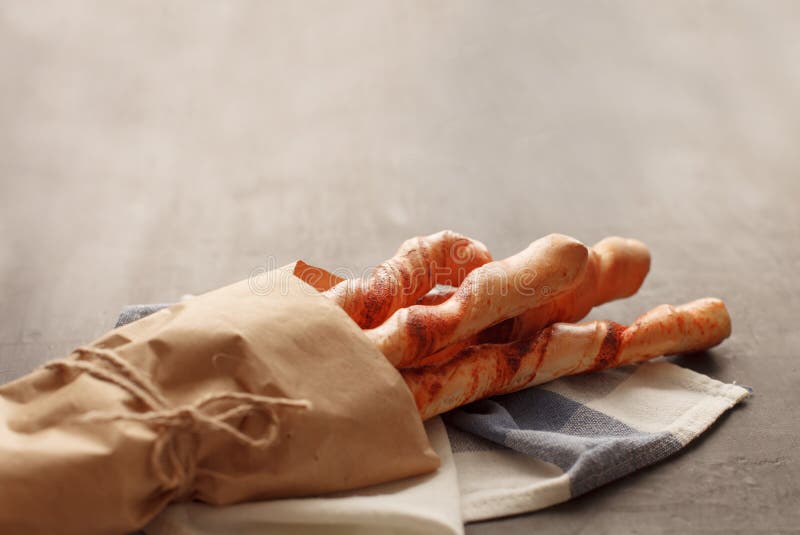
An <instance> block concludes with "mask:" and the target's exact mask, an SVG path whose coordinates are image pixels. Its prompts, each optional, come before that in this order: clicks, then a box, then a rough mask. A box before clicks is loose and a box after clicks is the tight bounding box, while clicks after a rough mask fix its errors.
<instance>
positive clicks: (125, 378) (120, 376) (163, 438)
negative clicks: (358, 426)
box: [44, 346, 311, 495]
mask: <svg viewBox="0 0 800 535" xmlns="http://www.w3.org/2000/svg"><path fill="white" fill-rule="evenodd" d="M74 352H75V353H77V354H78V357H77V358H76V359H70V358H67V359H61V360H55V361H52V362H49V363H47V364H45V365H44V368H46V369H59V370H75V371H78V372H81V373H86V374H88V375H91V376H92V377H95V378H96V379H99V380H101V381H105V382H107V383H111V384H114V385H116V386H118V387H120V388H122V389H123V390H125V391H126V392H127V393H128V394H130V395H131V396H132V397H133V398H134V399H136V400H137V401H139V402H141V403H142V404H143V405H145V407H147V411H146V412H142V413H133V412H122V411H121V412H96V411H94V412H89V413H87V414H85V415H84V416H82V417H81V418H80V419H81V420H82V421H86V422H119V421H128V422H139V423H141V424H144V425H147V426H149V427H151V428H153V429H155V430H156V431H157V436H156V440H155V442H154V444H153V448H152V451H151V459H150V460H151V465H152V467H153V471H154V472H155V473H156V476H157V477H158V479H159V481H160V482H161V483H162V484H163V485H164V486H165V487H167V488H170V489H172V488H178V489H179V492H178V494H179V495H181V494H183V493H184V492H185V491H187V490H188V488H189V486H190V485H191V484H192V482H193V480H194V473H195V470H196V459H195V452H194V449H195V448H191V449H190V450H189V460H188V462H187V463H185V464H184V463H183V462H181V458H180V456H179V455H178V451H177V450H178V448H177V440H176V439H177V437H178V435H179V433H181V432H184V431H190V432H191V431H196V430H198V429H202V428H206V429H211V430H213V431H220V432H222V433H225V434H226V435H228V436H229V437H230V438H232V439H234V440H235V441H236V442H238V443H240V444H242V445H244V446H248V447H251V448H265V447H267V446H269V445H270V444H272V443H273V442H274V441H275V438H276V437H277V436H278V429H279V427H280V418H279V416H278V413H277V411H276V407H279V406H282V407H293V408H298V409H303V410H307V409H310V408H311V402H310V401H308V400H304V399H303V400H295V399H289V398H281V397H272V396H261V395H257V394H250V393H248V392H222V393H217V394H207V395H205V396H203V397H201V398H200V399H199V400H197V401H195V402H194V403H192V404H189V405H181V406H178V407H171V406H170V405H169V403H168V402H167V400H166V399H165V398H164V397H163V396H162V395H161V393H160V392H159V391H158V389H157V388H156V386H155V385H154V384H153V382H152V381H151V380H150V379H149V378H148V377H146V376H145V375H144V374H142V372H141V371H139V370H138V369H136V368H135V367H134V366H133V365H131V364H130V363H129V362H128V361H126V360H125V359H123V358H122V357H120V356H119V354H117V353H116V352H115V351H113V350H112V349H107V348H100V347H86V346H84V347H79V348H77V349H75V351H74ZM81 357H87V358H93V359H95V360H98V361H101V362H103V363H106V364H108V366H103V365H101V364H100V363H98V362H92V361H87V360H80V359H81ZM221 401H234V402H238V404H237V405H236V406H234V407H233V408H230V409H228V410H226V411H223V412H220V413H217V414H214V413H213V412H209V409H210V408H209V406H210V405H212V404H214V403H217V402H221ZM255 412H260V413H261V414H264V415H265V416H266V417H267V419H268V421H269V425H268V427H267V429H266V431H265V432H264V434H263V435H262V436H259V437H252V436H249V435H247V434H245V433H242V432H241V431H240V430H239V429H237V428H236V427H234V426H233V425H231V424H229V423H228V420H230V419H232V418H236V417H239V416H244V415H246V414H250V413H255Z"/></svg>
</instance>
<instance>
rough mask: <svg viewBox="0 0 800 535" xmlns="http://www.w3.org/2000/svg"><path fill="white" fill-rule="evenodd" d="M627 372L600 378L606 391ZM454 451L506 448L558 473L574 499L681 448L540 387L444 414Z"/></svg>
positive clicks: (670, 438) (664, 435) (666, 435)
mask: <svg viewBox="0 0 800 535" xmlns="http://www.w3.org/2000/svg"><path fill="white" fill-rule="evenodd" d="M630 373H632V369H628V370H620V371H618V372H617V373H615V374H613V375H609V374H605V378H606V381H605V384H604V385H603V386H604V387H606V388H612V387H613V385H614V383H616V382H622V381H624V380H625V378H626V377H627V376H628V375H629V374H630ZM444 420H445V423H446V424H447V431H448V435H449V438H450V444H451V447H452V448H453V452H454V453H456V454H457V453H459V452H465V451H488V450H493V449H496V450H502V449H509V450H513V451H516V452H519V453H522V454H525V455H529V456H532V457H535V458H537V459H540V460H543V461H547V462H550V463H552V464H554V465H556V466H558V467H559V468H561V470H563V471H564V472H565V473H566V474H567V475H568V476H569V481H570V493H571V494H572V496H577V495H579V494H583V493H585V492H588V491H590V490H592V489H594V488H597V487H599V486H601V485H603V484H605V483H608V482H609V481H612V480H614V479H617V478H620V477H622V476H624V475H626V474H629V473H631V472H634V471H636V470H638V469H640V468H642V467H644V466H647V465H649V464H653V463H655V462H658V461H659V460H661V459H664V458H665V457H667V456H669V455H671V454H673V453H675V452H677V451H678V450H680V449H681V447H682V444H681V443H680V442H679V441H678V440H677V439H676V438H675V437H673V436H672V434H671V433H668V432H660V433H648V432H642V431H638V430H636V429H633V428H632V427H630V426H628V425H626V424H624V423H622V422H620V421H619V420H616V419H614V418H612V417H610V416H608V415H606V414H603V413H601V412H598V411H596V410H594V409H591V408H589V407H587V406H586V405H584V404H582V403H579V402H577V401H575V400H572V399H569V398H567V397H565V396H563V395H561V394H559V393H556V392H551V391H548V390H546V389H544V388H529V389H526V390H522V391H520V392H515V393H513V394H509V395H505V396H499V397H496V398H493V399H486V400H483V401H478V402H476V403H472V404H470V405H467V406H465V407H462V408H460V409H457V410H455V411H452V412H451V413H449V414H447V415H445V417H444Z"/></svg>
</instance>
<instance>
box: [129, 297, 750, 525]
mask: <svg viewBox="0 0 800 535" xmlns="http://www.w3.org/2000/svg"><path fill="white" fill-rule="evenodd" d="M164 306H166V305H144V306H131V307H126V308H125V309H124V310H123V311H122V314H121V315H120V318H119V321H118V323H117V325H122V324H125V323H128V322H130V321H134V320H136V319H139V318H141V317H143V316H146V315H147V314H150V313H152V312H155V311H156V310H158V309H160V308H163V307H164ZM748 394H749V392H748V390H746V389H744V388H742V387H740V386H736V385H730V384H724V383H720V382H719V381H715V380H713V379H710V378H709V377H706V376H704V375H701V374H699V373H696V372H693V371H691V370H687V369H685V368H682V367H680V366H677V365H675V364H672V363H670V362H667V361H664V360H657V361H652V362H647V363H644V364H641V365H639V366H626V367H623V368H617V369H613V370H605V371H602V372H595V373H591V374H584V375H576V376H572V377H565V378H562V379H559V380H556V381H553V382H551V383H547V384H545V385H541V386H539V387H534V388H529V389H526V390H523V391H520V392H515V393H513V394H508V395H505V396H500V397H496V398H492V399H487V400H483V401H479V402H476V403H472V404H470V405H467V406H465V407H462V408H460V409H457V410H455V411H452V412H450V413H448V414H446V415H445V416H444V418H443V419H444V422H445V426H444V427H442V426H441V424H440V423H439V422H438V420H435V421H434V422H431V423H429V424H428V426H427V427H426V428H427V430H428V433H429V436H430V437H431V443H432V444H433V446H434V448H435V449H436V450H437V452H438V453H439V454H440V457H442V468H441V469H440V470H439V472H438V473H437V474H436V475H434V476H423V477H421V478H416V479H415V480H413V482H412V483H408V482H407V483H405V484H403V485H400V486H399V487H398V486H397V485H394V484H390V485H382V486H379V487H375V488H373V489H370V490H369V491H366V492H365V491H360V492H355V493H344V494H339V495H335V496H331V497H324V498H312V499H303V500H277V501H274V502H270V503H266V502H265V503H262V504H258V503H256V504H242V505H236V506H232V507H226V508H222V509H215V508H211V507H208V506H205V505H201V504H183V505H177V506H172V507H170V508H168V510H167V511H166V512H165V513H164V514H162V515H161V516H160V517H159V518H158V519H156V521H155V522H154V523H153V524H152V525H151V526H150V527H149V528H148V530H147V531H148V532H150V533H186V534H189V533H191V534H199V533H209V534H210V533H224V532H237V533H242V532H245V531H247V532H252V533H261V532H266V531H265V530H269V532H270V533H273V532H281V531H282V529H284V528H285V531H286V532H287V533H288V532H291V533H297V532H303V531H305V532H308V533H315V532H316V531H315V530H316V529H321V528H322V527H324V529H323V530H322V532H325V533H330V532H335V531H336V529H335V528H338V529H339V530H341V531H342V532H343V533H344V532H346V533H353V532H358V531H359V529H361V530H362V531H364V532H365V533H369V532H374V531H376V530H379V529H380V528H385V529H387V530H388V529H391V530H392V532H394V533H420V532H426V533H428V532H429V533H461V532H462V529H463V523H464V522H470V521H476V520H484V519H489V518H495V517H500V516H506V515H511V514H517V513H523V512H529V511H535V510H538V509H542V508H544V507H548V506H550V505H553V504H556V503H560V502H563V501H566V500H569V499H570V498H572V497H574V496H578V495H580V494H583V493H584V492H588V491H590V490H592V489H594V488H596V487H599V486H600V485H603V484H605V483H608V482H609V481H613V480H614V479H617V478H620V477H622V476H624V475H626V474H629V473H631V472H633V471H635V470H638V469H640V468H642V467H644V466H647V465H650V464H653V463H655V462H658V461H659V460H661V459H664V458H665V457H667V456H669V455H672V454H673V453H675V452H677V451H678V450H680V449H681V448H683V447H684V446H685V445H686V444H687V443H689V442H690V441H691V440H692V439H694V438H695V437H697V436H698V435H699V434H700V433H702V432H703V431H705V430H706V429H707V428H708V427H709V426H710V425H711V424H712V423H713V422H714V421H715V420H716V419H717V418H718V417H719V416H720V415H721V414H722V413H724V412H725V411H726V410H728V409H730V408H731V407H733V406H734V405H736V404H737V403H738V402H740V401H742V400H743V399H744V398H746V397H747V396H748ZM445 429H446V432H445Z"/></svg>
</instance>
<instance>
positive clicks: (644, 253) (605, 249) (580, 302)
mask: <svg viewBox="0 0 800 535" xmlns="http://www.w3.org/2000/svg"><path fill="white" fill-rule="evenodd" d="M649 270H650V252H649V251H648V249H647V246H646V245H645V244H643V243H642V242H640V241H638V240H631V239H625V238H619V237H610V238H605V239H603V240H601V241H599V242H598V243H596V244H594V245H593V246H592V247H591V248H590V249H589V258H588V261H587V264H586V271H585V272H584V275H583V277H582V279H581V281H580V282H579V283H578V285H577V286H576V287H575V288H573V289H572V290H569V291H566V292H564V293H562V294H561V295H559V296H557V297H556V298H554V299H552V300H551V301H548V302H546V303H544V304H542V305H540V306H538V307H534V308H532V309H529V310H526V311H525V312H523V313H522V314H520V315H519V316H517V317H515V318H514V319H513V320H511V321H512V322H513V324H512V325H511V326H510V327H509V326H506V327H505V328H504V329H496V328H491V329H489V330H488V332H483V333H480V334H479V335H477V336H474V337H471V338H470V339H468V340H466V341H463V342H458V343H456V344H453V345H452V346H448V347H445V348H444V349H442V350H441V351H438V352H436V353H434V354H432V355H428V356H426V357H423V358H422V359H421V360H420V361H419V365H421V366H429V365H435V364H441V363H443V362H447V361H448V360H450V359H451V358H453V357H454V356H455V355H456V354H457V353H458V352H459V351H460V350H462V349H464V348H465V347H467V346H470V345H475V344H481V343H504V342H511V341H513V340H519V339H522V338H528V337H530V336H533V335H534V334H536V332H537V331H539V330H541V329H543V328H545V327H547V326H548V325H550V324H553V323H557V322H568V323H573V322H576V321H580V320H581V319H583V318H584V317H585V316H586V315H587V314H588V313H589V312H590V311H591V310H592V308H593V307H596V306H599V305H602V304H603V303H606V302H608V301H613V300H614V299H621V298H623V297H629V296H631V295H633V294H634V293H636V292H637V291H638V290H639V288H640V287H641V285H642V282H644V279H645V277H646V276H647V272H648V271H649ZM426 297H427V296H426ZM437 297H438V299H441V300H442V301H444V300H445V297H446V290H445V289H442V290H440V291H439V294H438V295H437Z"/></svg>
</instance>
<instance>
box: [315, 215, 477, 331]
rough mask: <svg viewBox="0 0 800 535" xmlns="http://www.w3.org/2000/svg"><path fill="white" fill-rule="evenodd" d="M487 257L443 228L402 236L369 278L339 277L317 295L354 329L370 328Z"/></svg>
mask: <svg viewBox="0 0 800 535" xmlns="http://www.w3.org/2000/svg"><path fill="white" fill-rule="evenodd" d="M491 260H492V256H491V254H489V250H488V249H487V248H486V246H485V245H483V244H482V243H481V242H479V241H477V240H472V239H470V238H467V237H466V236H462V235H461V234H458V233H455V232H452V231H449V230H444V231H442V232H437V233H436V234H431V235H430V236H422V237H417V238H411V239H410V240H406V241H405V242H403V244H402V245H401V246H400V248H399V249H398V251H397V253H395V255H394V256H393V257H392V258H390V259H389V260H387V261H385V262H383V263H382V264H380V265H379V266H378V267H377V268H375V271H374V272H373V273H372V274H371V275H370V276H369V277H366V278H361V279H347V280H343V281H341V282H339V283H338V284H336V285H335V286H334V287H333V288H331V289H330V290H328V291H326V292H323V295H325V296H326V297H328V298H329V299H332V300H333V301H334V302H335V303H336V304H338V305H339V306H340V307H341V308H342V309H344V311H345V312H347V314H348V315H349V316H350V317H351V318H352V319H353V321H355V322H356V323H357V324H358V325H359V327H361V328H362V329H370V328H373V327H376V326H378V325H380V324H381V323H383V322H384V321H385V320H386V318H388V317H389V316H390V315H391V314H392V313H393V312H395V311H396V310H398V309H400V308H404V307H407V306H409V305H413V304H414V303H416V302H417V300H418V299H419V298H420V297H422V296H424V295H425V294H426V293H428V291H430V289H431V288H433V287H434V286H436V285H437V284H446V285H451V286H458V285H459V284H461V282H462V281H463V280H464V278H465V277H466V276H467V275H468V274H469V273H470V272H471V271H472V270H474V269H475V268H477V267H479V266H482V265H484V264H486V263H487V262H490V261H491Z"/></svg>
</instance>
